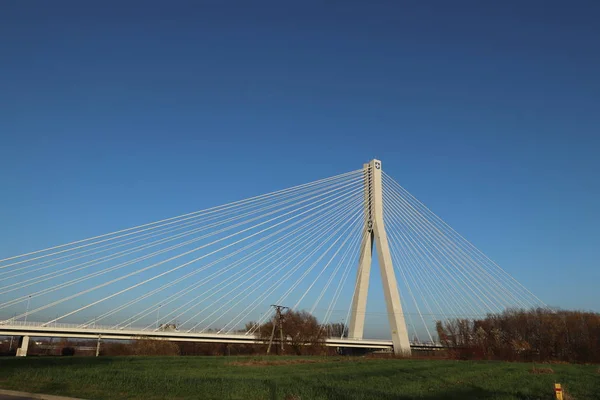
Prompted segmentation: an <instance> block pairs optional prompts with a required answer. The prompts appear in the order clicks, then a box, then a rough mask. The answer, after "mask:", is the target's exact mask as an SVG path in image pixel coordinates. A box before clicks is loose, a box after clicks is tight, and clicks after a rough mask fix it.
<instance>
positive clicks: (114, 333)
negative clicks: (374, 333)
mask: <svg viewBox="0 0 600 400" xmlns="http://www.w3.org/2000/svg"><path fill="white" fill-rule="evenodd" d="M0 336H30V337H64V338H79V339H98V338H101V339H103V340H131V339H139V338H144V339H162V340H169V341H175V342H202V343H236V344H264V340H261V339H259V338H257V337H256V336H254V335H245V334H224V333H204V332H182V331H156V330H155V331H147V330H135V329H114V328H113V327H94V326H88V327H81V326H78V325H70V324H58V325H57V326H55V325H52V326H43V324H41V323H31V322H30V323H28V324H22V323H21V324H15V325H10V324H1V323H0ZM325 346H330V347H358V348H368V349H391V348H392V341H391V340H377V339H348V338H327V339H325Z"/></svg>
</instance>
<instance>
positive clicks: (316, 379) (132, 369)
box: [0, 357, 600, 400]
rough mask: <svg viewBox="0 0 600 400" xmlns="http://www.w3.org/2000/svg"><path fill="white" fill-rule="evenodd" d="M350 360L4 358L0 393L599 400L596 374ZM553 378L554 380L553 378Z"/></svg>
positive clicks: (571, 368) (582, 368) (578, 368)
mask: <svg viewBox="0 0 600 400" xmlns="http://www.w3.org/2000/svg"><path fill="white" fill-rule="evenodd" d="M532 367H533V365H532V364H524V363H506V362H471V361H445V360H400V359H365V358H343V357H329V358H318V357H313V358H311V357H303V358H293V357H287V358H285V357H270V358H267V357H100V358H85V357H56V358H53V357H48V358H33V357H31V358H24V359H17V358H0V387H1V388H4V389H12V390H24V391H31V392H41V393H47V394H59V395H66V396H74V397H81V398H86V399H144V400H150V399H282V400H283V399H289V400H291V399H294V400H297V399H302V400H307V399H376V400H388V399H389V400H391V399H507V400H508V399H552V398H554V396H553V385H554V383H555V382H560V383H562V384H563V386H564V387H566V390H567V392H568V394H569V396H570V397H569V398H570V399H578V400H590V399H600V371H599V367H598V366H593V365H566V364H560V365H539V364H538V365H536V367H537V368H538V369H541V368H552V370H553V371H554V372H553V373H532V372H531V371H532ZM545 372H550V371H545Z"/></svg>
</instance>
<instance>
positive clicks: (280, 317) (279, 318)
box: [267, 304, 290, 354]
mask: <svg viewBox="0 0 600 400" xmlns="http://www.w3.org/2000/svg"><path fill="white" fill-rule="evenodd" d="M271 307H274V308H275V319H276V320H275V321H273V329H272V330H271V338H270V339H269V347H267V354H269V353H270V352H271V345H272V344H273V338H274V337H275V328H276V327H277V325H279V338H280V342H281V352H282V353H283V314H282V313H281V311H282V310H289V309H290V308H289V307H285V306H280V305H277V304H271Z"/></svg>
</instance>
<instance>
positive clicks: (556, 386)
mask: <svg viewBox="0 0 600 400" xmlns="http://www.w3.org/2000/svg"><path fill="white" fill-rule="evenodd" d="M554 393H556V399H557V400H563V391H562V386H561V385H560V383H555V384H554Z"/></svg>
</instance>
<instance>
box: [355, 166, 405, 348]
mask: <svg viewBox="0 0 600 400" xmlns="http://www.w3.org/2000/svg"><path fill="white" fill-rule="evenodd" d="M364 170H365V199H368V201H365V230H367V238H365V239H363V243H362V244H361V255H360V259H359V269H358V275H357V277H356V287H355V292H354V300H353V301H352V316H351V319H350V330H349V337H351V338H357V339H360V338H362V337H363V330H364V321H365V310H366V304H367V292H368V286H369V274H370V269H371V258H372V256H373V252H372V246H373V244H375V247H376V248H377V260H378V262H379V270H380V272H381V280H382V283H383V294H384V297H385V304H386V308H387V314H388V320H389V323H390V331H391V334H392V343H393V344H394V353H395V354H403V355H410V353H411V350H410V341H409V339H408V330H407V329H406V322H405V320H404V313H403V312H402V304H401V303H400V293H399V292H398V283H397V281H396V274H395V273H394V266H393V264H392V256H391V254H390V249H389V245H388V240H387V234H386V231H385V224H384V221H383V182H382V177H381V161H379V160H371V162H370V163H368V164H365V165H364Z"/></svg>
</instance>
